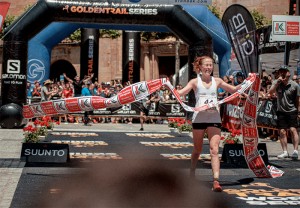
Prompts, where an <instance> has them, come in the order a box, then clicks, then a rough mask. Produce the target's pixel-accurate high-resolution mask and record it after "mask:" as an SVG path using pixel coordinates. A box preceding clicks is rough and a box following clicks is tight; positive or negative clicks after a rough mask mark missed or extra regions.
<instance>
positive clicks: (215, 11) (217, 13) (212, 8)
mask: <svg viewBox="0 0 300 208" xmlns="http://www.w3.org/2000/svg"><path fill="white" fill-rule="evenodd" d="M207 7H208V9H209V10H210V11H211V12H212V13H213V14H214V15H215V16H216V17H217V18H219V19H220V18H221V12H220V10H219V9H218V7H217V5H216V4H214V5H209V6H207Z"/></svg>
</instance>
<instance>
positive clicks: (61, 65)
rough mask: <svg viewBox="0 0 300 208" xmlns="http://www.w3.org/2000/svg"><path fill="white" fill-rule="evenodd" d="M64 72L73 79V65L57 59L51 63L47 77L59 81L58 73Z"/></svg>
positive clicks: (74, 73)
mask: <svg viewBox="0 0 300 208" xmlns="http://www.w3.org/2000/svg"><path fill="white" fill-rule="evenodd" d="M63 73H66V75H67V77H70V78H71V79H73V78H74V77H75V76H76V75H77V73H76V70H75V68H74V66H73V65H72V64H71V63H70V62H69V61H66V60H58V61H55V62H54V63H53V64H51V67H50V76H49V78H50V79H51V80H53V81H54V82H56V81H60V75H63Z"/></svg>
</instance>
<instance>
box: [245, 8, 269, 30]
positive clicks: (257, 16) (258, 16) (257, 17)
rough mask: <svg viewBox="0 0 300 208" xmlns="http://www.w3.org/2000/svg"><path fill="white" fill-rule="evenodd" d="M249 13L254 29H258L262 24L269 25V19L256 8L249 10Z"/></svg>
mask: <svg viewBox="0 0 300 208" xmlns="http://www.w3.org/2000/svg"><path fill="white" fill-rule="evenodd" d="M250 13H251V15H252V17H253V19H254V21H255V25H256V29H259V28H261V27H263V26H266V25H270V24H271V20H268V19H267V18H266V16H264V15H263V14H262V13H261V12H259V11H258V10H256V9H254V10H252V11H251V12H250Z"/></svg>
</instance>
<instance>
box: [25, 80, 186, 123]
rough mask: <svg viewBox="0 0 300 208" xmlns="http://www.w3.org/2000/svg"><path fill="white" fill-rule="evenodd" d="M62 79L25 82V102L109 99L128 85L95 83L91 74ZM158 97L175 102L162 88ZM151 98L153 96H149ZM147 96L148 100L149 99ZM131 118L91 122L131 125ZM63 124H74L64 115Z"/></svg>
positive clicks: (150, 120)
mask: <svg viewBox="0 0 300 208" xmlns="http://www.w3.org/2000/svg"><path fill="white" fill-rule="evenodd" d="M63 75H64V79H63V80H60V81H56V82H54V81H52V80H49V79H48V80H46V81H44V82H43V83H40V82H38V81H35V82H34V83H33V84H32V83H30V82H27V102H28V104H30V103H32V102H40V101H48V100H57V99H63V98H71V97H80V96H101V97H104V98H110V97H113V96H115V95H116V94H118V93H119V92H120V91H121V90H122V89H123V88H124V87H126V86H128V85H130V82H124V83H122V81H121V80H111V81H110V82H97V81H94V82H93V81H92V80H93V76H94V75H93V74H91V76H85V77H84V78H83V79H82V80H81V79H80V77H79V76H75V77H74V79H71V78H69V77H68V76H67V75H66V74H63ZM181 88H182V85H181V84H178V85H176V89H181ZM155 94H156V96H159V102H166V103H168V102H176V99H175V97H174V96H173V94H172V93H171V91H170V90H169V89H168V88H167V87H165V86H162V87H161V89H160V90H158V91H157V92H156V93H155ZM151 96H153V95H151ZM151 96H149V98H150V97H151ZM181 99H182V100H183V101H186V97H185V96H182V97H181ZM86 118H87V115H85V116H84V117H83V119H82V121H83V123H86V120H85V119H86ZM132 120H133V118H131V117H110V116H101V117H100V116H99V118H96V117H94V119H92V121H93V122H94V123H110V122H112V123H128V124H131V123H132ZM63 122H75V119H74V117H73V116H72V115H64V117H63ZM147 122H149V123H156V122H163V121H162V120H161V119H155V120H154V119H149V121H148V119H147Z"/></svg>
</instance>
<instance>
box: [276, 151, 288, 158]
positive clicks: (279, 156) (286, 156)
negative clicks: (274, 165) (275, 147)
mask: <svg viewBox="0 0 300 208" xmlns="http://www.w3.org/2000/svg"><path fill="white" fill-rule="evenodd" d="M288 157H289V154H288V153H287V152H284V153H282V154H280V155H278V156H277V158H279V159H284V158H288Z"/></svg>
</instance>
